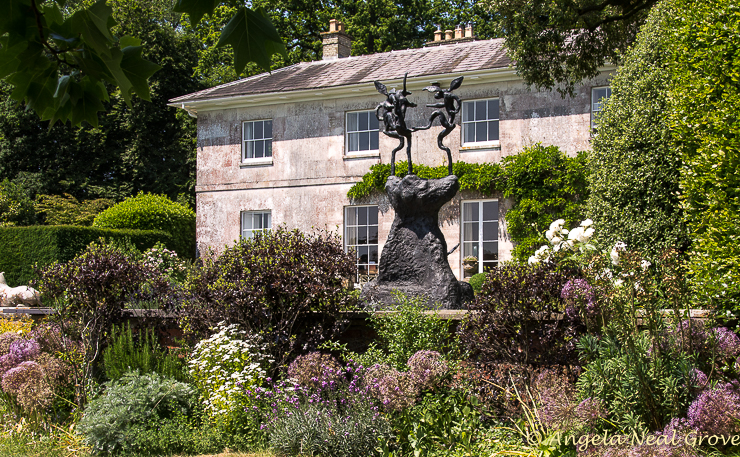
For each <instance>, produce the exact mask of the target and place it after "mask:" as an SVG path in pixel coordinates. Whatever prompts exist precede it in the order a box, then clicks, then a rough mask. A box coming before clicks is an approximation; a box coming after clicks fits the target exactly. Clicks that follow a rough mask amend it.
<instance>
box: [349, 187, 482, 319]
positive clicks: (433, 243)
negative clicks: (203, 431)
mask: <svg viewBox="0 0 740 457" xmlns="http://www.w3.org/2000/svg"><path fill="white" fill-rule="evenodd" d="M459 188H460V184H459V183H458V180H457V176H454V175H450V176H447V177H445V178H441V179H429V180H427V179H421V178H419V177H418V176H416V175H407V176H406V177H404V178H403V179H401V178H398V177H396V176H391V177H389V178H388V181H386V183H385V191H386V193H387V194H388V198H389V200H390V202H391V205H392V206H393V209H394V210H395V212H396V217H395V219H394V220H393V225H392V226H391V230H390V233H389V235H388V240H387V241H386V242H385V246H384V247H383V252H382V253H381V256H380V265H379V272H378V277H377V278H375V279H374V280H373V281H370V282H369V283H367V284H366V285H365V287H363V289H362V298H363V299H364V300H365V301H369V302H373V303H381V304H391V303H393V302H394V297H393V291H394V290H397V291H399V292H402V293H404V294H406V295H407V296H414V297H417V296H418V297H423V298H424V299H425V300H426V301H427V303H428V304H429V305H430V306H432V305H436V306H441V308H446V309H459V308H461V307H462V303H463V302H465V301H467V300H470V299H472V298H473V289H472V288H471V287H470V285H469V284H468V283H466V282H462V281H458V280H457V278H455V275H454V274H453V273H452V269H450V264H449V263H448V262H447V243H446V242H445V239H444V236H443V235H442V231H441V230H440V229H439V210H440V208H442V205H444V204H445V203H447V202H448V201H450V200H452V198H453V197H454V196H455V194H456V193H457V191H458V189H459Z"/></svg>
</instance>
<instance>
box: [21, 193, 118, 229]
mask: <svg viewBox="0 0 740 457" xmlns="http://www.w3.org/2000/svg"><path fill="white" fill-rule="evenodd" d="M114 203H115V202H114V201H113V200H111V199H109V198H97V199H95V200H84V201H82V202H80V201H78V200H77V199H76V198H74V197H73V196H72V195H70V194H64V195H37V196H36V203H35V206H36V212H37V213H38V214H39V216H41V217H43V219H44V223H46V224H47V225H81V226H85V227H89V226H91V225H92V223H93V220H94V219H95V216H97V215H98V214H99V213H101V212H102V211H104V210H106V209H108V208H110V207H111V206H113V205H114Z"/></svg>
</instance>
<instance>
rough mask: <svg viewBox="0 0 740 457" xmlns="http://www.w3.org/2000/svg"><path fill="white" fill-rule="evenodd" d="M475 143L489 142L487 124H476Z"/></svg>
mask: <svg viewBox="0 0 740 457" xmlns="http://www.w3.org/2000/svg"><path fill="white" fill-rule="evenodd" d="M475 141H476V142H479V141H488V125H487V123H486V122H476V123H475Z"/></svg>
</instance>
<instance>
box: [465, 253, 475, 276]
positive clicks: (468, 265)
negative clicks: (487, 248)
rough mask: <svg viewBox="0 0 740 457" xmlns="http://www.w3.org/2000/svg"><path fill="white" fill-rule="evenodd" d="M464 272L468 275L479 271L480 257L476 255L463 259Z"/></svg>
mask: <svg viewBox="0 0 740 457" xmlns="http://www.w3.org/2000/svg"><path fill="white" fill-rule="evenodd" d="M462 263H463V270H465V271H466V272H468V273H472V272H474V271H478V257H476V256H474V255H469V256H467V257H465V258H463V261H462Z"/></svg>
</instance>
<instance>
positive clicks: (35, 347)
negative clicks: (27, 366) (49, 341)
mask: <svg viewBox="0 0 740 457" xmlns="http://www.w3.org/2000/svg"><path fill="white" fill-rule="evenodd" d="M40 352H41V346H39V343H38V341H36V340H34V339H30V340H25V339H20V340H16V341H13V343H12V344H11V345H10V351H9V352H8V353H9V354H10V355H12V356H14V357H15V358H16V359H18V360H20V361H22V362H25V361H26V360H33V359H35V358H36V357H38V355H39V353H40Z"/></svg>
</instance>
